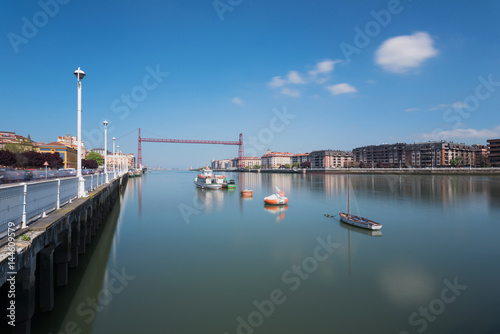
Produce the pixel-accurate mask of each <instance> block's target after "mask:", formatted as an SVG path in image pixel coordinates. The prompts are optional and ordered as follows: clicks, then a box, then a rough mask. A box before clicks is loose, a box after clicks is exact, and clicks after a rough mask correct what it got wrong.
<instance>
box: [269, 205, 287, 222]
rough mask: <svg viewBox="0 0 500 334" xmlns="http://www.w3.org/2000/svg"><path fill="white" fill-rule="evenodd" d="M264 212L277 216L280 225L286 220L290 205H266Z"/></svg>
mask: <svg viewBox="0 0 500 334" xmlns="http://www.w3.org/2000/svg"><path fill="white" fill-rule="evenodd" d="M264 210H266V211H267V212H269V213H270V214H273V215H276V218H275V221H276V222H277V223H279V222H280V221H281V220H283V219H285V211H286V210H288V204H286V205H268V204H264Z"/></svg>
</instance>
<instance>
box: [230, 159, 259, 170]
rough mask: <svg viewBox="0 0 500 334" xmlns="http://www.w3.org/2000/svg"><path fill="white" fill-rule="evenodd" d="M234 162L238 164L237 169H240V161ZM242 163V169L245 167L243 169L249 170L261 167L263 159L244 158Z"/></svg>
mask: <svg viewBox="0 0 500 334" xmlns="http://www.w3.org/2000/svg"><path fill="white" fill-rule="evenodd" d="M234 160H235V163H236V167H238V166H239V162H240V159H239V158H236V159H234ZM241 163H242V166H241V167H243V168H247V167H249V168H251V167H254V166H258V165H260V163H261V158H259V157H243V158H242V159H241Z"/></svg>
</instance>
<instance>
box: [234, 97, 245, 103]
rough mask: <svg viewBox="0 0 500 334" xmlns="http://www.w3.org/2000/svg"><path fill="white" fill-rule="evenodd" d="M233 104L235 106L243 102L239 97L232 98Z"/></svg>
mask: <svg viewBox="0 0 500 334" xmlns="http://www.w3.org/2000/svg"><path fill="white" fill-rule="evenodd" d="M232 101H233V103H235V104H243V100H242V99H240V98H239V97H233V100H232Z"/></svg>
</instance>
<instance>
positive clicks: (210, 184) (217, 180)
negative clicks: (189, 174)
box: [194, 169, 226, 189]
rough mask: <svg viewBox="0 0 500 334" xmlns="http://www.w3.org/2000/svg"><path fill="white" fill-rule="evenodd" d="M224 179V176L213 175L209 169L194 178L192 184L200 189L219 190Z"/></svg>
mask: <svg viewBox="0 0 500 334" xmlns="http://www.w3.org/2000/svg"><path fill="white" fill-rule="evenodd" d="M225 178H226V177H225V176H224V175H214V174H212V171H211V170H210V169H204V170H203V173H202V174H198V177H195V178H194V184H195V185H196V186H197V187H199V188H202V189H220V188H222V185H223V184H224V179H225Z"/></svg>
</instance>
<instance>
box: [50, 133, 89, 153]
mask: <svg viewBox="0 0 500 334" xmlns="http://www.w3.org/2000/svg"><path fill="white" fill-rule="evenodd" d="M57 142H58V143H61V144H63V145H65V146H68V147H72V148H74V149H75V150H77V151H78V138H77V137H76V136H71V135H70V134H69V133H68V134H66V136H57ZM86 156H87V153H86V151H85V143H84V141H83V140H82V159H85V157H86Z"/></svg>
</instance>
